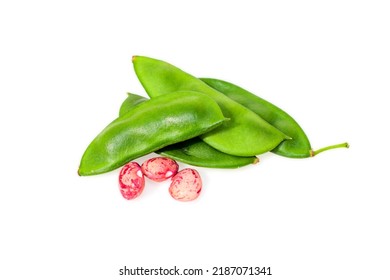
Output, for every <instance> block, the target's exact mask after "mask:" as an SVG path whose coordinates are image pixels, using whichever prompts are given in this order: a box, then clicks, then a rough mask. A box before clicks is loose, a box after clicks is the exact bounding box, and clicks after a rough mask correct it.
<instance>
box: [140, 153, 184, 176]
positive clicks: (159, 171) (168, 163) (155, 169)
mask: <svg viewBox="0 0 390 280" xmlns="http://www.w3.org/2000/svg"><path fill="white" fill-rule="evenodd" d="M141 169H142V173H143V174H144V175H145V176H146V177H148V178H149V179H150V180H152V181H155V182H162V181H165V180H167V179H168V178H171V177H172V176H175V175H176V173H177V171H178V170H179V165H178V164H177V163H176V161H174V160H173V159H170V158H166V157H154V158H151V159H148V160H147V161H145V162H144V163H143V164H142V166H141Z"/></svg>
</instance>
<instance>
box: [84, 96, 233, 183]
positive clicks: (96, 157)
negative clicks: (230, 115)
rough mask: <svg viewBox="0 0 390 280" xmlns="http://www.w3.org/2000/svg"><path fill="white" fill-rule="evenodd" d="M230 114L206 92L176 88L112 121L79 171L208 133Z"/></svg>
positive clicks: (95, 170) (99, 169) (104, 167)
mask: <svg viewBox="0 0 390 280" xmlns="http://www.w3.org/2000/svg"><path fill="white" fill-rule="evenodd" d="M224 120H226V118H225V117H224V116H223V114H222V112H221V109H220V108H219V106H218V104H217V103H216V102H215V101H214V100H213V99H211V98H210V97H208V96H207V95H205V94H202V93H197V92H176V93H172V94H167V95H163V96H160V97H158V98H154V99H151V100H148V101H145V102H143V103H141V104H139V105H138V106H136V107H135V108H134V109H132V110H130V111H129V112H128V113H126V114H124V115H123V116H121V117H119V118H117V119H116V120H114V121H113V122H112V123H110V124H109V125H108V126H107V127H106V128H105V129H104V130H103V131H102V132H101V133H100V134H99V135H98V136H96V138H95V139H94V140H93V141H92V142H91V143H90V145H89V146H88V147H87V149H86V151H85V152H84V154H83V156H82V159H81V163H80V167H79V175H81V176H85V175H96V174H101V173H104V172H108V171H111V170H114V169H116V168H119V167H121V166H123V165H124V164H126V163H127V162H129V161H131V160H133V159H136V158H138V157H140V156H143V155H146V154H149V153H151V152H154V151H157V150H159V149H161V148H163V147H165V146H168V145H171V144H174V143H178V142H181V141H184V140H187V139H191V138H193V137H196V136H199V135H201V134H203V133H206V132H208V131H210V130H212V129H214V128H216V127H218V126H219V125H221V124H222V123H223V122H224Z"/></svg>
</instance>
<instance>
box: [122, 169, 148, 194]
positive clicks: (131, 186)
mask: <svg viewBox="0 0 390 280" xmlns="http://www.w3.org/2000/svg"><path fill="white" fill-rule="evenodd" d="M144 187H145V177H144V175H143V173H142V169H141V166H140V165H139V164H138V163H136V162H129V163H128V164H126V165H125V166H123V167H122V169H121V171H120V173H119V190H120V192H121V194H122V196H123V197H124V198H125V199H128V200H130V199H134V198H136V197H138V196H139V195H140V194H141V193H142V191H143V190H144Z"/></svg>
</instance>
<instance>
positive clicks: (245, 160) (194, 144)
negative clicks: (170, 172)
mask: <svg viewBox="0 0 390 280" xmlns="http://www.w3.org/2000/svg"><path fill="white" fill-rule="evenodd" d="M147 100H148V99H147V98H145V97H143V96H140V95H137V94H133V93H128V96H127V98H126V99H125V100H124V101H123V103H122V104H121V107H120V109H119V116H122V115H124V114H126V113H127V112H129V111H131V110H133V109H134V108H136V107H137V105H138V104H141V103H142V102H145V101H147ZM156 153H158V154H160V155H162V156H166V157H169V158H172V159H174V160H177V161H180V162H183V163H187V164H190V165H194V166H200V167H209V168H238V167H242V166H245V165H249V164H255V163H257V162H258V161H259V159H258V158H257V157H255V156H252V157H239V156H233V155H228V154H225V153H222V152H220V151H218V150H216V149H214V148H213V147H211V146H210V145H208V144H206V143H205V142H204V141H203V140H202V139H200V138H199V137H195V138H192V139H189V140H186V141H183V142H180V143H176V144H172V145H169V146H166V147H164V148H162V149H160V150H158V151H156Z"/></svg>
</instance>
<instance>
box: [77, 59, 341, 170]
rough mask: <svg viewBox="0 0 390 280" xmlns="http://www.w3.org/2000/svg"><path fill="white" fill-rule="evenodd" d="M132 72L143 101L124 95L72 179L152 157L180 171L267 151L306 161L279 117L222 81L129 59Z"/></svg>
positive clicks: (295, 135) (298, 136)
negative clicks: (181, 167) (173, 163)
mask: <svg viewBox="0 0 390 280" xmlns="http://www.w3.org/2000/svg"><path fill="white" fill-rule="evenodd" d="M133 65H134V69H135V73H136V75H137V77H138V79H139V81H140V82H141V84H142V86H143V87H144V89H145V91H146V93H147V95H148V96H149V97H150V99H147V98H145V97H143V96H140V95H136V94H132V93H129V94H128V96H127V98H126V99H125V100H124V102H123V103H122V105H121V107H120V110H119V116H118V117H117V118H116V119H115V120H113V121H112V122H111V123H110V124H108V125H107V126H106V127H105V128H104V129H103V131H101V132H100V133H99V134H98V135H97V136H96V137H95V139H94V140H93V141H92V142H91V143H90V144H89V146H88V147H87V149H86V151H85V152H84V154H83V156H82V158H81V163H80V166H79V170H78V173H79V175H80V176H87V175H96V174H101V173H105V172H109V171H112V170H114V169H117V168H119V167H121V166H123V165H124V164H126V163H128V162H130V161H132V160H134V159H136V158H139V157H141V156H144V155H147V154H149V153H152V152H155V153H158V154H160V155H163V156H166V157H169V158H172V159H174V160H177V161H179V162H183V163H186V164H190V165H194V166H201V167H210V168H238V167H242V166H246V165H249V164H253V163H257V162H258V161H259V160H258V158H257V156H258V155H260V154H263V153H266V152H273V153H275V154H277V155H280V156H284V157H289V158H307V157H313V156H315V155H317V154H319V153H320V152H323V151H326V150H330V149H334V148H342V147H345V148H348V143H341V144H337V145H332V146H328V147H325V148H322V149H319V150H316V151H314V150H313V149H312V148H311V145H310V142H309V139H308V137H307V136H306V134H305V132H304V131H303V129H302V128H301V127H300V125H299V124H298V123H297V122H296V121H295V120H294V119H293V118H292V117H291V116H290V115H289V114H287V113H286V112H285V111H283V110H282V109H280V108H278V107H276V106H275V105H273V104H271V103H270V102H268V101H266V100H264V99H262V98H260V97H259V96H257V95H255V94H253V93H250V92H249V91H247V90H245V89H243V88H241V87H239V86H237V85H234V84H232V83H229V82H225V81H222V80H217V79H211V78H196V77H194V76H192V75H190V74H188V73H186V72H184V71H182V70H181V69H179V68H177V67H175V66H173V65H171V64H169V63H167V62H164V61H161V60H157V59H153V58H149V57H145V56H134V57H133Z"/></svg>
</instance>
